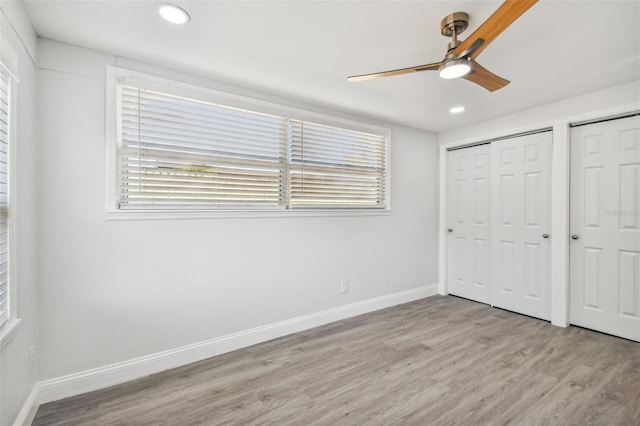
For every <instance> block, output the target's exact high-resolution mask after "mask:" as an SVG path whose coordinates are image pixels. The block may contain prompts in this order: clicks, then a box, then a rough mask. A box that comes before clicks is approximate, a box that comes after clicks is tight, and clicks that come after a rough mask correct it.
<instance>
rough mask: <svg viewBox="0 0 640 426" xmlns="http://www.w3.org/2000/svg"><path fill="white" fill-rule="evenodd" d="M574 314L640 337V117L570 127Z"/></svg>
mask: <svg viewBox="0 0 640 426" xmlns="http://www.w3.org/2000/svg"><path fill="white" fill-rule="evenodd" d="M570 220H571V234H572V236H571V238H572V240H571V248H570V258H571V261H570V262H571V265H570V274H571V275H570V289H569V291H570V297H569V299H570V321H571V323H572V324H576V325H581V326H584V327H588V328H593V329H595V330H600V331H604V332H606V333H611V334H615V335H617V336H621V337H625V338H627V339H633V340H637V341H640V117H638V116H636V117H630V118H624V119H619V120H612V121H607V122H602V123H595V124H589V125H585V126H579V127H574V128H573V129H572V130H571V217H570Z"/></svg>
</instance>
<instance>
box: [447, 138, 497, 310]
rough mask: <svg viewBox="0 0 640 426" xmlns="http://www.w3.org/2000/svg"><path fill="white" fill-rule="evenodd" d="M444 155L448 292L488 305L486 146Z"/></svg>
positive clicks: (487, 166) (487, 170)
mask: <svg viewBox="0 0 640 426" xmlns="http://www.w3.org/2000/svg"><path fill="white" fill-rule="evenodd" d="M448 155H449V159H448V163H449V206H448V207H449V208H448V210H449V241H448V247H449V252H448V264H449V269H448V284H449V286H448V287H449V293H451V294H454V295H456V296H461V297H466V298H468V299H472V300H476V301H478V302H483V303H489V295H490V289H489V145H480V146H476V147H472V148H464V149H459V150H455V151H449V154H448Z"/></svg>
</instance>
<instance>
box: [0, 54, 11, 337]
mask: <svg viewBox="0 0 640 426" xmlns="http://www.w3.org/2000/svg"><path fill="white" fill-rule="evenodd" d="M10 118H11V76H10V75H9V74H8V73H7V72H6V71H5V69H4V67H3V66H2V65H1V64H0V328H1V327H2V326H3V325H4V324H5V323H7V322H8V321H9V316H10V306H11V295H10V294H9V292H10V290H11V286H10V283H9V256H10V253H9V237H10V236H9V187H10V185H9V172H10V169H9V165H10V161H9V142H10V140H9V139H10V135H11V128H10V127H11V124H10V123H11V119H10Z"/></svg>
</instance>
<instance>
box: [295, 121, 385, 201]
mask: <svg viewBox="0 0 640 426" xmlns="http://www.w3.org/2000/svg"><path fill="white" fill-rule="evenodd" d="M289 131H290V148H289V149H290V153H289V162H290V200H289V202H290V205H291V208H385V207H386V201H385V200H386V196H385V194H386V187H385V186H386V164H387V161H386V155H387V153H386V150H387V138H386V136H382V135H376V134H369V133H363V132H358V131H354V130H347V129H342V128H337V127H330V126H324V125H319V124H314V123H309V122H303V121H294V120H292V121H291V122H290V125H289Z"/></svg>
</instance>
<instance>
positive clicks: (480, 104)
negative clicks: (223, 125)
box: [25, 0, 640, 132]
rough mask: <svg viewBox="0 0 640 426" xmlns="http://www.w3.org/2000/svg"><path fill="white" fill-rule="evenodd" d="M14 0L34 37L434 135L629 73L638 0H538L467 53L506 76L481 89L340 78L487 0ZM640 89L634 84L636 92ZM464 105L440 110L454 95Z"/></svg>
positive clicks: (427, 79) (430, 53) (476, 14)
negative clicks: (171, 13) (163, 12)
mask: <svg viewBox="0 0 640 426" xmlns="http://www.w3.org/2000/svg"><path fill="white" fill-rule="evenodd" d="M160 3H163V2H162V1H126V0H125V1H115V0H112V1H90V0H85V1H57V0H46V1H45V0H40V1H33V0H26V1H25V8H26V10H27V13H28V15H29V17H30V19H31V20H32V23H33V25H34V27H35V29H36V32H37V33H38V35H40V36H42V37H46V38H50V39H54V40H59V41H63V42H67V43H71V44H74V45H79V46H84V47H89V48H94V49H98V50H102V51H106V52H111V53H114V54H117V55H120V56H126V57H130V58H133V59H138V60H142V61H148V62H152V63H156V64H158V65H163V66H169V67H172V68H175V69H179V70H183V71H188V72H192V73H197V74H201V75H205V76H209V77H211V78H213V79H217V80H221V81H225V82H232V83H235V84H240V85H243V86H247V87H249V88H254V89H258V90H261V91H266V92H269V93H273V94H277V95H280V96H286V97H291V98H295V99H299V100H301V101H305V102H311V103H314V104H317V105H321V106H325V107H331V108H337V109H340V110H344V111H348V112H354V113H358V114H361V115H370V116H373V117H376V118H380V119H383V120H385V121H391V122H397V123H401V124H405V125H409V126H413V127H417V128H422V129H427V130H432V131H436V132H441V131H445V130H450V129H452V128H456V127H459V126H465V125H468V124H471V123H474V122H478V121H483V120H486V119H490V118H494V117H498V116H502V115H505V114H508V113H511V112H515V111H518V110H523V109H527V108H531V107H534V106H539V105H543V104H546V103H550V102H554V101H558V100H561V99H564V98H568V97H572V96H576V95H580V94H583V93H587V92H591V91H595V90H599V89H603V88H607V87H611V86H615V85H618V84H623V83H626V82H630V81H633V80H638V79H640V30H639V27H640V1H637V0H636V1H611V0H607V1H555V0H546V1H545V0H542V1H540V2H539V3H538V4H536V5H535V6H533V8H532V9H530V10H529V11H528V12H527V13H525V14H524V15H523V16H522V17H521V18H520V19H519V20H517V21H516V22H515V23H514V24H513V25H512V26H511V27H509V28H508V29H507V30H506V31H505V32H504V33H503V34H502V35H501V36H500V37H499V38H498V39H497V40H496V41H494V42H493V43H492V44H491V46H489V47H488V48H487V49H486V50H485V51H484V52H483V53H482V54H481V55H480V56H479V58H478V62H479V63H481V64H482V65H483V66H484V67H485V68H488V69H489V70H491V71H492V72H494V73H495V74H498V75H499V76H501V77H504V78H507V79H509V80H511V84H509V85H508V86H506V87H505V88H504V89H501V90H499V91H497V92H494V93H490V92H488V91H486V90H485V89H483V88H481V87H480V86H476V85H474V84H472V83H470V82H468V81H465V80H461V79H458V80H443V79H441V78H439V77H438V75H437V73H435V72H422V73H415V74H410V75H403V76H395V77H389V78H384V79H376V80H370V81H366V82H360V83H350V82H347V80H346V77H347V76H348V75H353V74H363V73H369V72H377V71H383V70H388V69H395V68H402V67H408V66H413V65H419V64H425V63H430V62H437V61H440V60H441V59H442V57H443V56H444V53H445V49H446V45H447V43H448V42H449V40H448V39H447V38H445V37H443V36H442V35H440V20H441V19H442V18H443V17H444V16H445V15H447V14H449V13H451V12H456V11H465V12H467V13H469V15H470V20H471V22H470V26H469V29H468V30H467V31H466V32H465V33H464V34H462V36H461V38H462V39H464V38H465V37H466V36H468V35H469V34H471V32H472V31H473V30H475V29H476V28H477V27H478V26H479V25H480V24H481V23H482V22H483V21H484V20H485V19H486V18H487V17H489V15H491V13H492V12H493V11H494V10H496V9H497V8H498V7H499V6H500V4H501V2H499V1H466V2H465V1H268V0H267V1H238V0H235V1H205V0H200V1H181V0H176V1H173V3H174V4H178V5H180V6H181V7H183V8H184V9H186V10H187V11H188V12H189V14H190V15H191V22H190V23H189V24H187V25H185V26H175V25H172V24H169V23H167V22H164V21H163V20H162V19H161V18H160V17H159V15H158V13H157V6H158V5H159V4H160ZM639 96H640V95H639ZM458 104H461V105H465V106H466V108H467V110H466V112H464V113H463V114H459V115H451V114H449V112H448V110H449V107H451V106H454V105H458Z"/></svg>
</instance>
